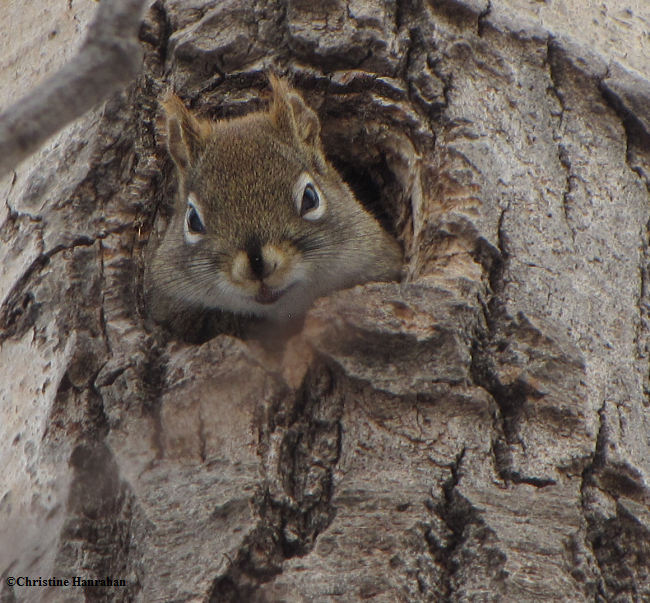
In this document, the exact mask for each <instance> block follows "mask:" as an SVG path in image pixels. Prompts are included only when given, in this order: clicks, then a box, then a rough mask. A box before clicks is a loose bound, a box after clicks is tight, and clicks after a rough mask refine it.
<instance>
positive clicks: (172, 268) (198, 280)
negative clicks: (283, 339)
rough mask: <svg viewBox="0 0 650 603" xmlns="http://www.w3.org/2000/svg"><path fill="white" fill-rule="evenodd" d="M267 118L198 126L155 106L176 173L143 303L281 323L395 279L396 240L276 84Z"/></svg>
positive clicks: (310, 116) (171, 103)
mask: <svg viewBox="0 0 650 603" xmlns="http://www.w3.org/2000/svg"><path fill="white" fill-rule="evenodd" d="M271 88H272V100H271V103H270V106H269V109H268V110H266V111H258V112H254V113H250V114H248V115H245V116H243V117H237V118H234V119H230V120H221V121H211V120H206V119H201V118H198V117H197V116H195V115H194V114H193V113H192V112H190V111H188V110H187V109H186V108H185V106H184V105H183V103H182V102H181V101H180V99H178V97H176V96H174V95H168V96H167V97H166V98H165V100H164V101H163V103H162V106H163V109H164V114H165V119H166V140H167V149H168V151H169V154H170V156H171V158H172V159H173V161H174V164H175V165H176V168H177V174H178V181H179V187H178V199H177V203H176V206H175V211H174V217H173V219H172V221H171V223H170V225H169V227H168V229H167V232H166V233H165V236H164V239H163V242H162V243H161V245H160V247H159V248H158V249H157V250H156V252H155V254H154V257H153V262H152V264H151V267H150V283H151V295H150V297H151V298H152V299H153V300H154V304H155V298H156V296H157V295H158V294H161V295H164V296H167V297H170V298H172V299H173V300H176V302H177V306H178V305H180V306H182V305H183V304H187V305H191V306H198V307H207V308H221V309H225V310H229V311H232V312H236V313H243V314H254V315H259V316H266V317H268V318H271V319H275V320H283V319H287V318H290V317H292V316H295V315H300V314H302V313H304V312H305V310H306V309H307V308H308V307H309V306H310V305H311V303H312V301H313V300H314V299H315V298H316V297H319V296H321V295H324V294H326V293H328V292H330V291H333V290H335V289H339V288H342V287H347V286H351V285H354V284H357V283H360V282H365V281H368V280H386V279H390V278H395V277H396V276H397V274H398V273H399V266H400V264H401V253H400V250H399V247H398V245H397V244H396V242H395V241H394V240H393V239H392V238H391V237H390V236H389V235H388V234H387V233H385V232H384V231H383V230H382V229H381V227H380V226H379V224H378V223H377V221H376V220H375V219H374V218H373V217H372V216H371V215H370V214H369V213H368V212H367V211H366V210H364V209H363V208H362V206H361V205H360V204H359V203H358V202H357V200H356V199H355V198H354V195H353V194H352V192H351V191H350V190H349V188H348V187H347V186H346V185H345V184H344V183H343V181H342V180H341V178H340V176H339V175H338V173H337V172H336V170H335V169H334V168H333V167H332V166H331V165H330V164H329V162H328V161H327V159H326V158H325V154H324V152H323V149H322V145H321V140H320V122H319V120H318V117H317V115H316V113H315V112H314V111H312V110H311V109H310V108H309V107H308V106H307V105H306V103H305V101H304V100H303V99H302V98H301V96H300V95H299V94H298V93H297V92H296V91H295V90H293V89H291V88H290V87H289V86H288V85H287V84H286V83H285V82H284V81H283V80H280V79H278V78H276V77H271Z"/></svg>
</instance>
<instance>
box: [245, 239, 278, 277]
mask: <svg viewBox="0 0 650 603" xmlns="http://www.w3.org/2000/svg"><path fill="white" fill-rule="evenodd" d="M246 255H247V256H248V263H249V264H250V267H251V272H252V273H253V275H254V276H255V277H256V278H258V279H259V280H263V279H265V278H266V277H267V276H270V275H271V274H272V273H273V272H274V271H275V263H273V262H269V261H267V260H265V259H264V254H263V253H262V246H261V245H260V244H259V242H258V241H256V240H253V241H249V242H248V244H247V245H246Z"/></svg>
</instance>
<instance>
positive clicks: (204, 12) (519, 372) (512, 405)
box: [0, 0, 650, 602]
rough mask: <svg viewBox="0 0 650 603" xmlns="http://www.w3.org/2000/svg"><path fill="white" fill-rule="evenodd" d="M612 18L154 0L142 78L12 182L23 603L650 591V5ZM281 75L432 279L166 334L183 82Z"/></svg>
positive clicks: (1, 363)
mask: <svg viewBox="0 0 650 603" xmlns="http://www.w3.org/2000/svg"><path fill="white" fill-rule="evenodd" d="M102 4H103V3H102ZM538 4H539V3H538ZM52 6H53V9H52V10H53V11H57V13H56V14H57V15H59V16H60V17H61V18H64V17H65V18H67V19H73V18H76V19H77V20H78V21H79V22H85V23H87V22H88V20H89V18H90V16H89V13H87V12H84V9H83V8H82V7H80V6H79V7H78V6H76V3H75V2H70V3H67V2H63V1H61V2H59V3H53V4H52ZM560 9H561V10H560ZM601 9H602V10H601ZM575 11H577V12H575ZM590 11H592V9H591V8H590V5H589V4H588V3H578V4H576V3H562V4H553V5H550V4H548V3H547V4H544V3H542V4H539V6H538V5H535V6H534V7H533V6H532V5H531V6H530V7H529V6H528V5H526V6H524V5H523V4H521V3H514V2H508V1H505V0H503V1H499V2H497V1H495V0H492V1H491V2H487V1H478V0H446V1H444V2H423V1H422V2H421V1H419V0H415V1H408V2H407V1H405V2H392V1H388V2H382V3H370V2H365V1H363V0H350V1H349V2H342V1H340V0H328V1H327V2H325V3H316V4H315V3H312V2H303V1H299V0H287V1H283V2H266V1H264V2H259V1H257V2H244V3H242V2H235V1H234V0H233V1H225V2H218V3H214V2H203V1H202V0H194V1H192V2H187V1H186V0H182V1H181V0H166V1H162V0H157V1H156V2H155V3H154V4H153V6H152V7H151V8H150V10H149V11H148V12H147V13H146V15H145V19H144V22H143V24H142V26H141V27H140V33H139V42H140V47H141V48H142V51H143V55H144V67H143V71H142V73H141V75H140V76H139V78H138V80H137V81H136V82H135V83H133V84H132V85H131V86H130V87H129V88H128V89H127V90H125V91H123V92H121V93H116V94H114V95H113V96H112V97H111V98H110V99H109V100H108V101H107V103H106V104H105V105H104V106H103V107H102V108H101V109H96V110H94V111H92V112H91V113H89V114H87V115H85V116H84V117H82V118H81V119H80V120H79V121H77V122H75V123H72V124H70V125H68V126H66V128H65V129H64V130H63V131H62V132H61V133H60V134H58V135H57V136H56V137H55V138H54V139H53V140H52V141H50V142H49V143H48V144H47V145H46V146H45V147H44V148H43V149H41V151H40V152H39V153H38V154H37V155H35V156H34V157H32V158H31V159H29V160H28V161H26V162H24V163H23V164H22V165H21V166H19V168H17V169H16V171H15V172H14V174H12V175H10V176H8V177H6V178H5V179H4V180H1V181H0V193H1V194H2V198H3V206H2V208H0V241H2V244H1V245H0V254H1V256H2V257H1V259H0V415H1V416H2V421H0V429H1V430H2V437H1V438H0V457H1V458H2V459H3V461H4V466H5V467H6V468H7V469H6V472H5V479H4V480H3V485H2V489H0V539H1V540H2V544H3V546H2V547H0V568H2V576H3V585H2V586H1V587H0V589H1V590H0V593H1V594H0V598H1V599H2V600H3V601H4V600H5V599H6V600H7V601H13V600H19V601H22V600H25V601H29V600H39V599H41V598H47V600H86V599H88V600H120V601H127V600H128V601H131V600H136V601H150V600H162V601H168V600H178V601H189V600H210V601H241V600H246V601H323V600H328V601H329V600H331V601H350V600H352V601H354V600H362V599H369V600H374V601H439V600H443V601H466V600H490V601H517V602H519V601H540V600H556V601H567V600H570V601H594V600H596V601H610V600H611V601H633V600H645V599H648V598H650V576H649V574H648V555H649V554H650V532H649V530H650V492H649V490H648V476H649V475H650V461H649V459H650V454H649V453H650V447H649V445H648V443H649V440H648V434H649V433H650V425H649V424H648V413H647V408H648V405H649V401H648V391H650V384H649V382H648V341H649V340H648V334H649V332H650V331H649V325H650V321H649V319H648V308H649V307H650V303H649V298H648V282H649V279H648V260H649V257H648V240H649V235H648V224H650V204H649V203H648V201H649V200H650V126H649V124H650V116H649V114H648V109H647V107H648V106H650V104H649V103H650V83H649V82H648V79H647V77H646V76H645V75H644V74H643V73H642V65H643V61H642V59H643V53H644V48H647V39H646V38H644V35H643V33H644V25H643V24H644V23H645V24H647V23H649V22H650V15H649V14H648V12H647V10H646V9H645V8H644V7H641V6H639V5H638V4H635V5H633V4H632V3H630V6H629V7H628V8H627V9H621V8H620V7H619V4H618V3H614V2H606V3H605V4H603V6H602V7H600V8H599V11H600V12H590ZM577 14H580V15H581V23H582V24H583V25H584V27H581V28H580V29H579V30H576V29H575V27H573V25H571V27H569V24H568V23H567V21H571V18H573V17H575V16H576V15H577ZM563 15H564V16H563ZM567 15H568V17H567ZM84 20H85V21H84ZM39 22H40V20H39ZM35 23H36V20H35ZM4 27H5V30H6V31H5V35H8V36H11V35H13V36H18V37H19V36H20V32H12V31H10V30H8V29H7V28H8V27H9V24H8V23H5V24H4ZM34 27H36V25H34ZM83 29H84V28H79V30H78V31H77V32H76V33H74V34H72V33H69V34H67V35H69V36H72V37H69V38H68V39H67V40H64V39H63V37H62V36H59V37H58V38H54V41H53V42H52V44H58V45H60V46H56V47H57V48H61V49H62V48H64V47H69V46H70V44H72V45H74V43H76V41H77V38H74V36H75V35H76V36H78V37H79V36H81V32H82V31H83ZM646 29H647V28H646ZM43 35H44V36H46V34H43ZM33 39H34V43H35V44H38V43H44V42H43V40H41V39H39V37H38V36H37V35H34V36H33ZM612 40H614V42H612ZM605 41H606V43H605ZM644 44H645V45H646V46H644ZM623 47H625V52H623V51H622V50H621V49H622V48H623ZM61 52H63V50H61ZM271 68H273V69H275V70H277V71H279V72H280V73H283V74H286V75H287V76H288V77H289V78H290V79H291V80H292V81H293V82H294V84H295V85H296V86H297V87H298V88H299V89H300V91H301V93H302V94H303V95H304V96H305V98H306V99H307V101H308V102H309V104H310V106H311V107H313V108H314V110H316V111H317V112H318V114H319V117H320V119H321V121H322V124H323V137H324V140H323V142H324V146H325V149H326V152H327V154H328V157H329V158H330V159H331V160H332V162H333V163H334V164H335V165H336V167H337V168H338V169H339V170H340V171H341V173H342V175H343V176H344V177H345V179H346V180H347V181H348V182H349V184H350V186H351V187H352V188H353V189H354V191H355V193H356V194H357V195H358V197H359V199H360V200H361V201H362V202H363V203H364V204H366V205H367V206H368V207H369V208H370V209H371V210H372V211H374V212H375V213H376V214H377V215H378V217H379V218H380V220H381V221H382V223H383V224H384V225H385V226H386V228H387V229H389V230H390V231H391V232H393V233H394V234H395V235H396V236H397V238H398V239H399V240H400V242H401V244H402V245H403V248H404V250H405V257H406V260H405V261H406V265H405V270H404V274H405V278H404V280H403V282H402V283H388V284H368V285H366V286H363V287H356V288H354V289H351V290H347V291H341V292H338V293H336V294H334V295H332V296H330V297H328V298H324V299H321V300H319V301H318V302H317V303H316V304H315V306H314V308H313V309H312V310H311V311H310V312H309V314H308V315H307V317H306V318H305V321H304V324H302V325H300V327H299V328H297V329H296V331H295V332H293V333H290V334H283V335H282V336H278V334H277V333H273V332H272V331H270V330H269V329H267V328H266V327H265V326H264V325H263V324H260V323H258V322H246V321H241V320H237V321H235V323H234V324H231V322H230V319H228V320H226V321H224V319H223V317H221V316H219V315H216V314H201V315H192V316H189V315H188V316H186V317H183V319H182V320H180V321H179V324H178V325H176V326H175V328H174V330H173V331H172V332H170V331H169V330H166V329H164V328H163V327H161V326H160V325H155V324H153V323H152V322H151V321H150V320H149V319H148V317H147V309H146V307H145V305H144V301H143V300H144V297H143V295H142V275H143V271H144V266H145V264H146V262H147V258H148V255H149V253H150V252H151V249H153V248H154V247H155V245H156V243H157V241H158V240H159V238H160V235H161V233H163V232H164V229H165V227H166V224H167V222H168V220H169V217H170V212H171V206H172V203H171V200H172V198H173V194H174V187H175V182H174V172H173V170H172V165H171V161H170V160H169V159H168V158H167V156H166V153H165V151H164V148H163V147H162V145H161V141H160V140H159V139H158V137H157V134H156V120H157V119H158V117H159V109H158V106H157V100H158V98H159V97H160V95H161V93H162V92H163V91H164V90H166V89H168V88H169V87H171V88H173V89H175V90H176V91H177V93H178V94H179V95H180V96H181V97H182V98H183V99H184V100H185V101H186V102H187V104H188V105H191V106H192V108H193V109H195V110H196V111H198V112H199V113H202V114H204V115H207V116H211V117H229V116H234V115H240V114H242V113H244V112H246V111H249V110H251V109H255V108H259V107H260V106H262V105H263V103H264V102H265V101H264V99H265V94H266V89H267V88H266V86H267V84H266V75H265V74H266V72H267V71H268V70H269V69H271ZM0 78H2V81H4V82H5V83H6V85H7V86H10V85H11V84H10V82H11V72H10V70H9V71H8V70H7V69H5V70H2V69H0ZM225 325H227V326H228V328H227V329H226V328H225ZM18 576H31V577H39V576H42V577H52V576H57V577H68V578H71V577H73V576H82V577H84V578H88V579H98V578H103V577H105V576H110V577H112V578H113V579H124V580H126V586H122V587H106V586H96V587H95V586H81V587H77V588H72V587H70V588H63V587H51V588H49V589H43V588H37V587H31V588H30V587H25V586H20V585H18V586H16V585H14V586H11V585H9V584H8V583H7V582H6V579H7V578H9V577H18Z"/></svg>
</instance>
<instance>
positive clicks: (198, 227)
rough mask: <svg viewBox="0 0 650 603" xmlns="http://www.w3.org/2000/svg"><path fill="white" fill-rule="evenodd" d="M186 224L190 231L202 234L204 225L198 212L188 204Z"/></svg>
mask: <svg viewBox="0 0 650 603" xmlns="http://www.w3.org/2000/svg"><path fill="white" fill-rule="evenodd" d="M187 226H188V227H189V229H190V230H191V231H192V232H195V233H197V234H203V233H204V232H205V226H204V225H203V221H202V220H201V216H199V212H198V211H196V207H194V206H193V205H191V204H190V205H189V206H188V208H187Z"/></svg>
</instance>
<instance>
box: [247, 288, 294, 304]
mask: <svg viewBox="0 0 650 603" xmlns="http://www.w3.org/2000/svg"><path fill="white" fill-rule="evenodd" d="M287 289H288V287H287ZM287 289H270V288H269V287H267V286H266V285H265V284H264V283H262V284H261V285H260V288H259V291H258V292H257V295H256V296H255V301H256V302H257V303H258V304H265V305H268V304H274V303H275V302H276V301H278V300H279V299H280V298H281V297H282V296H283V295H284V294H285V293H286V292H287Z"/></svg>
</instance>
